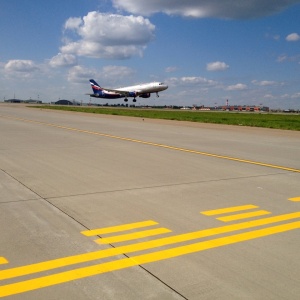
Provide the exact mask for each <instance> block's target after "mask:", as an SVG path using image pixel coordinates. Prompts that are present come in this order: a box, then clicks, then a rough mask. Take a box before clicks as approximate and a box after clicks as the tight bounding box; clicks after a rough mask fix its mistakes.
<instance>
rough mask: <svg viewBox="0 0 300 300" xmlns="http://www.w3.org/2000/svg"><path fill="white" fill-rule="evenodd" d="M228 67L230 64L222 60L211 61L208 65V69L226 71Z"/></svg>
mask: <svg viewBox="0 0 300 300" xmlns="http://www.w3.org/2000/svg"><path fill="white" fill-rule="evenodd" d="M228 68H229V66H228V65H226V64H225V63H224V62H221V61H215V62H211V63H208V64H207V65H206V70H207V71H225V70H227V69H228Z"/></svg>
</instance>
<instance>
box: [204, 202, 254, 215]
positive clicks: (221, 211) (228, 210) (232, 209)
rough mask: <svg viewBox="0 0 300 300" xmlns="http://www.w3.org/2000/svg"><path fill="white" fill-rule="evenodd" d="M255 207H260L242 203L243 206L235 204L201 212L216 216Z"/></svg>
mask: <svg viewBox="0 0 300 300" xmlns="http://www.w3.org/2000/svg"><path fill="white" fill-rule="evenodd" d="M253 208H258V206H256V205H251V204H249V205H241V206H233V207H226V208H219V209H214V210H206V211H202V212H201V214H202V215H205V216H214V215H222V214H226V213H231V212H237V211H241V210H248V209H253Z"/></svg>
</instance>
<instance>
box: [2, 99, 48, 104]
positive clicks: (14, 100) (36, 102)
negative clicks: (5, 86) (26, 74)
mask: <svg viewBox="0 0 300 300" xmlns="http://www.w3.org/2000/svg"><path fill="white" fill-rule="evenodd" d="M4 102H5V103H28V104H42V103H43V102H42V101H41V100H32V99H28V100H21V99H8V100H4Z"/></svg>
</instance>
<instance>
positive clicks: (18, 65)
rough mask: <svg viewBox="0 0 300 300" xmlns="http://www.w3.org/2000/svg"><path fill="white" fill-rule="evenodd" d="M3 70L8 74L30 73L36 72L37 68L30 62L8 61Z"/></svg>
mask: <svg viewBox="0 0 300 300" xmlns="http://www.w3.org/2000/svg"><path fill="white" fill-rule="evenodd" d="M4 69H5V70H6V71H9V72H23V73H30V72H34V71H36V70H38V69H39V68H38V66H37V65H36V64H35V63H34V62H33V61H32V60H18V59H15V60H10V61H8V63H7V64H6V65H5V66H4Z"/></svg>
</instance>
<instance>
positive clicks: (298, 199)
mask: <svg viewBox="0 0 300 300" xmlns="http://www.w3.org/2000/svg"><path fill="white" fill-rule="evenodd" d="M289 200H290V201H294V202H300V197H294V198H290V199H289Z"/></svg>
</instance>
